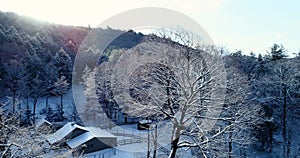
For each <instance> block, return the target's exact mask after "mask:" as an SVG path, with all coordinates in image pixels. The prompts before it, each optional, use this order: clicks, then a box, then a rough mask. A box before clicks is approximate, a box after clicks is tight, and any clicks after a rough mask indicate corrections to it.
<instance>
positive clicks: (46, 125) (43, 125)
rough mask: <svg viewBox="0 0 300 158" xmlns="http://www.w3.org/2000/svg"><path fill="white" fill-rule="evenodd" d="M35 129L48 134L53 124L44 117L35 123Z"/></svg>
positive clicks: (52, 128) (51, 130)
mask: <svg viewBox="0 0 300 158" xmlns="http://www.w3.org/2000/svg"><path fill="white" fill-rule="evenodd" d="M35 129H36V130H37V131H38V132H39V133H42V134H49V133H52V132H53V130H54V127H53V125H52V124H51V123H50V122H49V121H47V120H45V119H40V120H38V121H37V122H36V124H35Z"/></svg>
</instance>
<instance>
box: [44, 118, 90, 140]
mask: <svg viewBox="0 0 300 158" xmlns="http://www.w3.org/2000/svg"><path fill="white" fill-rule="evenodd" d="M85 132H87V129H86V128H85V127H82V126H80V125H77V124H74V123H72V122H69V123H67V124H65V125H64V126H63V127H62V128H60V129H59V130H57V131H56V132H55V133H53V134H52V135H50V136H49V137H48V139H47V141H48V142H49V143H50V144H56V143H60V142H62V141H63V140H66V139H72V138H75V137H76V136H79V135H80V134H83V133H85Z"/></svg>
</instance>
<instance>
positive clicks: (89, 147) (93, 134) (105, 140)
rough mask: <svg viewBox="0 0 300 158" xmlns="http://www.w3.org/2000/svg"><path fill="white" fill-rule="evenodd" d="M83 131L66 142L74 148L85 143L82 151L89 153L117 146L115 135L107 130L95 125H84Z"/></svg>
mask: <svg viewBox="0 0 300 158" xmlns="http://www.w3.org/2000/svg"><path fill="white" fill-rule="evenodd" d="M86 129H87V130H88V132H85V133H83V134H81V135H79V136H77V137H75V138H73V139H71V140H69V141H67V142H66V144H67V145H68V146H69V147H70V148H71V149H75V148H78V147H80V146H82V145H85V149H84V152H85V153H90V152H95V151H99V150H103V149H107V148H111V147H116V146H117V137H116V136H114V135H112V134H110V133H109V132H107V131H105V130H102V129H100V128H96V127H86Z"/></svg>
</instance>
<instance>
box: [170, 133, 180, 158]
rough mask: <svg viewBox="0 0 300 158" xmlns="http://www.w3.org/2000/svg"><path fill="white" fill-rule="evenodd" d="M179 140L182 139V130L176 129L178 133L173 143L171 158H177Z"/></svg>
mask: <svg viewBox="0 0 300 158" xmlns="http://www.w3.org/2000/svg"><path fill="white" fill-rule="evenodd" d="M179 138H180V128H179V127H176V132H175V135H174V137H173V139H172V143H171V152H170V154H169V158H175V156H176V152H177V149H178V142H179Z"/></svg>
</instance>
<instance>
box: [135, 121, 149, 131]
mask: <svg viewBox="0 0 300 158" xmlns="http://www.w3.org/2000/svg"><path fill="white" fill-rule="evenodd" d="M151 124H152V121H151V120H141V121H139V122H138V124H137V129H138V130H148V129H150V126H151Z"/></svg>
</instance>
